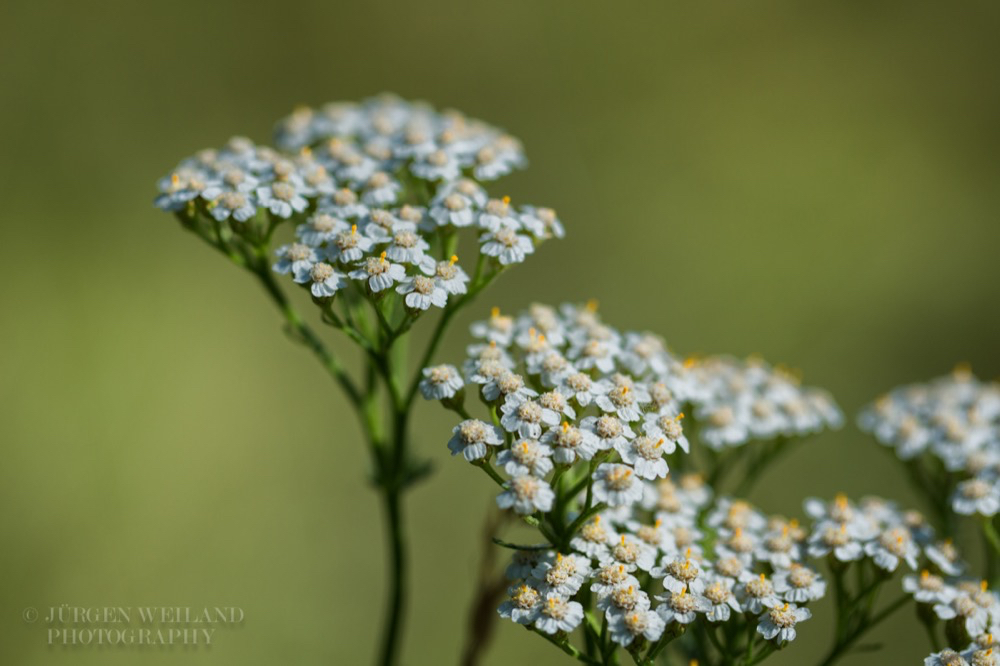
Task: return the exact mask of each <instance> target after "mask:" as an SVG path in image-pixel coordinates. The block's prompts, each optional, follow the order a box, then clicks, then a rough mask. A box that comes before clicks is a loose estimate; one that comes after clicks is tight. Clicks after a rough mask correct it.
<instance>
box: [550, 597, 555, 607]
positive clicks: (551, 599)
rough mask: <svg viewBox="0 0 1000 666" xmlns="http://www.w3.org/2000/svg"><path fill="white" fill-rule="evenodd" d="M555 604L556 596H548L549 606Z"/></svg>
mask: <svg viewBox="0 0 1000 666" xmlns="http://www.w3.org/2000/svg"><path fill="white" fill-rule="evenodd" d="M555 605H556V598H555V597H549V608H554V607H555Z"/></svg>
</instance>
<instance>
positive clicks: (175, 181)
mask: <svg viewBox="0 0 1000 666" xmlns="http://www.w3.org/2000/svg"><path fill="white" fill-rule="evenodd" d="M180 182H181V177H180V176H178V175H177V174H176V173H172V174H170V184H171V185H177V184H178V183H180Z"/></svg>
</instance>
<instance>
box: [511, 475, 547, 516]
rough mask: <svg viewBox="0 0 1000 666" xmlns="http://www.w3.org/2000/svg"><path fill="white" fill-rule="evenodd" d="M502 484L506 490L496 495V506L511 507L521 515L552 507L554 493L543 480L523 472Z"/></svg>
mask: <svg viewBox="0 0 1000 666" xmlns="http://www.w3.org/2000/svg"><path fill="white" fill-rule="evenodd" d="M504 485H505V487H506V488H507V490H505V491H503V492H502V493H500V494H499V495H498V496H497V506H499V507H500V508H501V509H510V508H513V509H514V511H515V512H516V513H519V514H521V515H528V514H532V513H535V512H536V511H549V510H551V509H552V502H553V500H555V497H556V494H555V493H554V492H552V487H551V486H549V484H548V483H546V482H545V481H543V480H541V479H539V478H537V477H534V476H530V475H527V474H525V475H523V476H516V477H514V478H513V479H511V480H510V481H508V482H507V483H506V484H504Z"/></svg>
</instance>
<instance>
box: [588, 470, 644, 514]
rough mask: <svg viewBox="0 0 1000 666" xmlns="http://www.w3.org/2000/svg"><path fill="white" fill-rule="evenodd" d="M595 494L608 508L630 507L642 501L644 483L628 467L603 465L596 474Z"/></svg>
mask: <svg viewBox="0 0 1000 666" xmlns="http://www.w3.org/2000/svg"><path fill="white" fill-rule="evenodd" d="M593 478H594V485H593V493H594V498H595V499H597V501H598V502H603V503H605V504H607V505H608V506H612V507H615V506H629V505H631V504H634V503H636V502H638V501H639V500H640V499H642V482H641V481H640V480H639V479H638V477H636V474H635V470H633V469H632V468H631V467H629V466H628V465H620V464H614V463H601V464H600V465H598V466H597V470H596V471H595V472H594V476H593Z"/></svg>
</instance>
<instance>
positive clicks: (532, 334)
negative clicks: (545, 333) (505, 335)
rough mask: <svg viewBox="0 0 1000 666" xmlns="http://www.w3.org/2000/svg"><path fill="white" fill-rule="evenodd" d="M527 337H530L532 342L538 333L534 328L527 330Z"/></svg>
mask: <svg viewBox="0 0 1000 666" xmlns="http://www.w3.org/2000/svg"><path fill="white" fill-rule="evenodd" d="M528 335H530V336H531V339H532V340H534V339H535V338H536V337H537V336H538V331H536V330H535V327H534V326H532V327H531V328H529V329H528Z"/></svg>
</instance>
